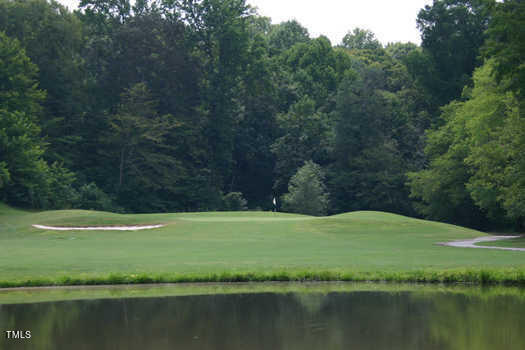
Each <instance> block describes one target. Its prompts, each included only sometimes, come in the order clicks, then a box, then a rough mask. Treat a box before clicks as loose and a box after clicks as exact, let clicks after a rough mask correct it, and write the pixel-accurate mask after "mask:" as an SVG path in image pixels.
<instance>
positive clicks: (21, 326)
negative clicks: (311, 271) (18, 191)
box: [0, 283, 525, 350]
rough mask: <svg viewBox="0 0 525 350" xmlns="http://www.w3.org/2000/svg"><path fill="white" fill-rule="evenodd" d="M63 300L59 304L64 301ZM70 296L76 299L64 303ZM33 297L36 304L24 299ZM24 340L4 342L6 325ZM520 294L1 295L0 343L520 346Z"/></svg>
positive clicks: (140, 290) (332, 287) (290, 288)
mask: <svg viewBox="0 0 525 350" xmlns="http://www.w3.org/2000/svg"><path fill="white" fill-rule="evenodd" d="M61 299H62V300H61ZM70 299H73V300H70ZM31 301H36V302H31ZM15 330H16V331H22V332H20V333H17V334H18V335H19V336H20V335H22V336H23V335H26V333H24V332H27V331H29V332H30V338H28V337H24V339H22V338H21V337H19V338H18V339H13V338H12V335H13V334H14V333H10V336H11V338H10V339H7V333H6V331H15ZM524 330H525V292H524V291H523V289H519V288H509V287H507V288H504V287H499V288H484V289H482V288H479V287H445V286H428V285H426V286H417V285H415V286H410V285H374V284H344V283H340V284H337V283H325V284H310V285H308V284H282V285H281V284H270V285H268V284H265V285H214V286H197V285H190V286H147V287H120V288H108V287H99V288H87V289H81V288H80V289H79V288H64V289H61V288H59V289H47V290H24V291H22V290H18V291H0V331H1V332H2V333H3V335H2V337H1V338H0V349H243V350H247V349H301V350H304V349H323V350H326V349H404V350H406V349H439V350H446V349H477V350H482V349H507V350H508V349H525V332H524Z"/></svg>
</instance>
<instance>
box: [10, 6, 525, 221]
mask: <svg viewBox="0 0 525 350" xmlns="http://www.w3.org/2000/svg"><path fill="white" fill-rule="evenodd" d="M350 25H351V24H350ZM417 26H418V28H419V30H420V32H421V39H422V42H421V45H420V46H418V45H415V44H412V43H399V42H398V43H390V44H388V45H386V46H383V45H382V44H381V43H380V42H379V41H378V40H377V39H376V38H375V35H374V33H372V32H370V31H368V30H364V29H360V28H354V29H352V28H349V31H348V34H347V35H346V36H345V37H344V39H343V40H342V42H341V43H331V42H330V41H329V40H328V39H327V38H326V37H324V36H320V37H318V38H311V37H310V35H309V33H308V30H307V29H306V28H305V27H303V26H302V25H301V24H300V23H298V22H297V21H295V20H291V21H288V22H283V23H280V24H272V22H271V19H270V18H266V17H262V16H259V15H258V14H257V11H256V9H253V8H251V7H250V6H249V5H247V4H246V3H245V0H137V1H134V2H130V1H129V0H82V1H81V3H80V7H79V9H78V10H76V11H74V12H71V11H69V10H68V9H66V8H64V7H63V6H61V5H60V4H58V3H57V2H55V1H53V0H49V1H46V0H0V201H3V202H5V203H8V204H11V205H14V206H18V207H27V208H39V209H63V208H85V209H97V210H112V211H118V212H165V211H206V210H240V209H251V210H260V209H262V210H269V209H272V206H273V198H274V197H275V198H277V206H278V207H279V208H281V207H282V209H283V210H290V211H298V212H307V213H310V214H316V215H323V214H334V213H340V212H346V211H352V210H381V211H389V212H394V213H400V214H405V215H411V216H421V217H425V218H430V219H434V220H440V221H446V222H452V223H457V224H462V225H467V226H471V227H477V228H484V229H490V228H503V227H507V228H512V227H514V228H522V227H523V225H524V224H525V112H524V110H525V104H524V101H525V1H522V0H506V1H503V2H496V1H495V0H434V2H433V4H432V5H430V6H426V7H425V8H423V9H421V10H420V12H419V15H418V19H417ZM301 203H302V204H301ZM302 205H303V207H301V206H302ZM305 206H306V207H305Z"/></svg>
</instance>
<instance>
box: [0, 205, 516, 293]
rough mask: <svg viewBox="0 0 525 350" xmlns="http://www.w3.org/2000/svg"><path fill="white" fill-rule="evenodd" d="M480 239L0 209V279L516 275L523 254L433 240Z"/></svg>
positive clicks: (242, 220)
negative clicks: (60, 228) (48, 227)
mask: <svg viewBox="0 0 525 350" xmlns="http://www.w3.org/2000/svg"><path fill="white" fill-rule="evenodd" d="M157 223H162V224H165V225H166V226H165V227H163V228H160V229H152V230H143V231H52V230H41V229H36V228H33V227H31V224H44V225H55V226H67V225H73V226H87V225H120V224H126V225H128V224H129V225H136V224H157ZM483 235H485V234H484V233H482V232H478V231H475V230H470V229H466V228H462V227H458V226H453V225H448V224H442V223H437V222H430V221H424V220H418V219H413V218H408V217H404V216H400V215H395V214H388V213H382V212H353V213H347V214H341V215H335V216H331V217H325V218H316V217H309V216H303V215H292V214H284V213H271V212H213V213H212V212H210V213H176V214H141V215H120V214H112V213H104V212H94V211H83V210H63V211H46V212H24V211H20V210H16V209H12V208H9V207H7V206H5V205H0V282H4V286H6V285H9V283H11V282H13V283H15V282H16V283H20V282H21V281H36V280H46V281H51V282H53V283H58V284H60V283H61V282H59V280H60V279H62V280H64V278H74V279H78V280H80V281H82V280H89V279H96V278H103V277H105V276H109V275H112V274H121V275H125V276H136V275H141V276H147V275H152V276H153V275H155V276H160V275H171V276H183V275H194V276H206V275H213V274H215V275H217V274H224V273H226V274H228V273H229V274H262V273H266V274H271V273H279V272H283V271H284V272H285V273H286V272H290V273H293V272H294V271H314V272H315V271H318V272H323V271H324V272H334V273H356V274H361V275H363V274H364V275H366V274H367V273H376V274H377V273H386V274H388V273H397V272H410V271H445V270H450V269H452V270H453V269H483V268H487V269H507V270H508V269H511V271H514V272H516V271H517V272H518V274H519V276H521V277H520V278H523V274H524V271H525V253H523V252H513V251H498V250H489V249H468V248H455V247H444V246H440V245H436V243H438V242H444V241H449V240H458V239H467V238H473V237H479V236H483ZM205 279H206V278H204V280H205ZM57 281H58V282H57ZM162 281H165V280H162ZM5 282H8V283H7V284H6V283H5ZM146 282H147V281H146ZM24 283H25V282H22V283H21V284H22V285H23V284H24ZM46 283H47V282H43V283H36V284H46Z"/></svg>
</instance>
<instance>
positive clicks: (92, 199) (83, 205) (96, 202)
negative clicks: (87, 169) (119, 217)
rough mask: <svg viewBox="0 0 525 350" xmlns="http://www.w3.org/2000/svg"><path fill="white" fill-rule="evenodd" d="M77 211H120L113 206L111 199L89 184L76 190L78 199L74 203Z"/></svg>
mask: <svg viewBox="0 0 525 350" xmlns="http://www.w3.org/2000/svg"><path fill="white" fill-rule="evenodd" d="M75 208H77V209H88V210H102V211H120V210H119V208H116V207H115V206H114V204H113V201H112V200H111V198H110V197H109V196H108V195H107V194H106V193H105V192H104V191H102V190H101V189H100V188H98V187H97V185H96V184H94V183H93V182H92V183H89V184H86V185H83V186H82V187H80V188H79V190H78V197H77V201H76V203H75Z"/></svg>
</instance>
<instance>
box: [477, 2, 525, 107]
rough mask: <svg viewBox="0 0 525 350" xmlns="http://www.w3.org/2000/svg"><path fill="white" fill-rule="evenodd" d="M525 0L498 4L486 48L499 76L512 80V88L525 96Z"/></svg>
mask: <svg viewBox="0 0 525 350" xmlns="http://www.w3.org/2000/svg"><path fill="white" fill-rule="evenodd" d="M523 28H525V3H524V2H523V1H520V0H506V1H504V2H498V3H496V8H495V10H494V11H493V14H492V19H491V22H490V25H489V28H488V30H487V41H486V42H485V46H484V47H483V50H482V51H483V54H484V56H485V57H490V58H492V59H493V60H494V69H495V71H496V72H497V75H498V78H499V79H502V78H505V79H507V80H509V83H510V88H512V89H513V90H514V91H515V92H516V93H518V94H519V95H520V97H521V99H523V98H524V97H525V88H524V86H525V63H524V60H525V30H524V29H523Z"/></svg>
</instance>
